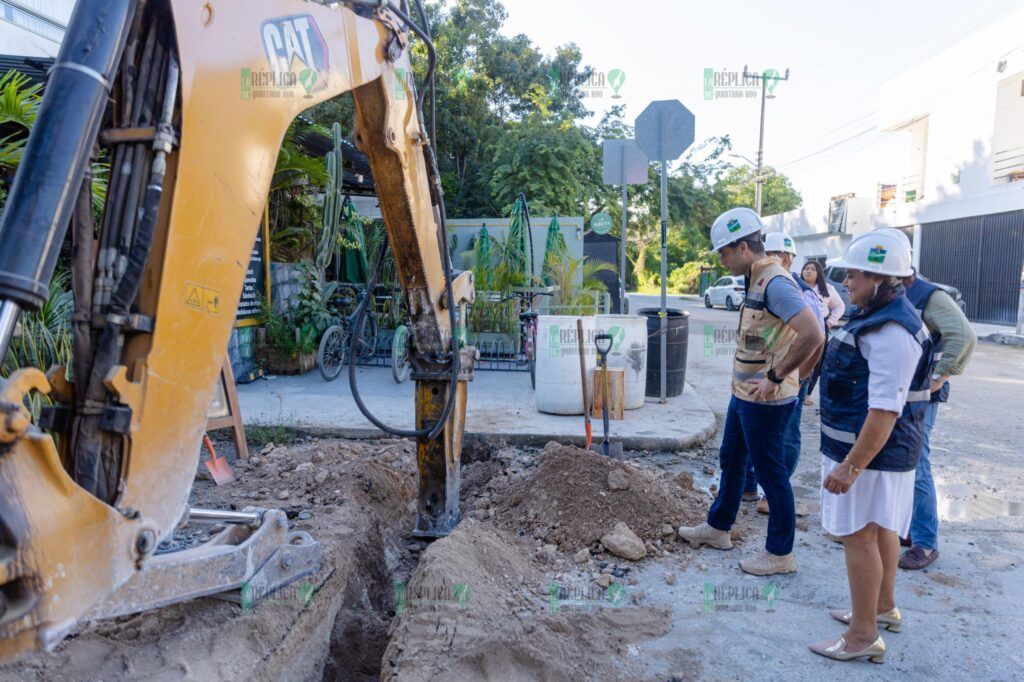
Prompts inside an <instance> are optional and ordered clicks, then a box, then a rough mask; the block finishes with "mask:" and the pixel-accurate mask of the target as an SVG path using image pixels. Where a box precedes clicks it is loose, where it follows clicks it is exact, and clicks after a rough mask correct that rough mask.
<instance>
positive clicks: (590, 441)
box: [576, 319, 594, 450]
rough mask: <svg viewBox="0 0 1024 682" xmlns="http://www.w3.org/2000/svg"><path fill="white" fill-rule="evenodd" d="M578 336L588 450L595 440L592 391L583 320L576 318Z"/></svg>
mask: <svg viewBox="0 0 1024 682" xmlns="http://www.w3.org/2000/svg"><path fill="white" fill-rule="evenodd" d="M576 338H577V339H578V340H579V344H580V379H581V380H582V381H583V424H584V427H585V428H586V430H587V450H589V449H590V446H591V445H592V444H593V442H594V436H593V433H592V431H591V426H590V401H589V400H588V399H587V398H588V396H589V395H590V392H589V391H587V360H586V357H587V356H586V350H585V349H584V347H583V320H581V319H577V320H576Z"/></svg>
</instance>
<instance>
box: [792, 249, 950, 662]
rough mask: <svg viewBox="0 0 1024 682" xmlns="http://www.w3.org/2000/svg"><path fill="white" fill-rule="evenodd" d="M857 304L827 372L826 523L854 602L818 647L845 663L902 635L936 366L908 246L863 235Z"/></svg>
mask: <svg viewBox="0 0 1024 682" xmlns="http://www.w3.org/2000/svg"><path fill="white" fill-rule="evenodd" d="M838 265H839V266H840V267H845V268H847V270H848V274H847V276H846V286H847V287H848V288H849V289H850V300H851V302H852V303H854V304H855V305H856V306H857V307H858V311H857V313H856V314H855V315H853V316H852V317H851V318H850V320H849V322H848V323H847V324H846V326H845V327H843V328H842V329H840V330H837V331H836V333H835V334H833V336H832V339H831V340H830V341H829V343H828V346H827V348H826V350H825V360H824V363H823V367H822V374H821V452H822V455H823V456H822V493H821V523H822V526H823V527H824V528H825V530H826V531H828V532H829V533H831V534H832V535H836V536H840V537H841V538H842V540H843V548H844V550H845V553H846V572H847V578H848V580H849V584H850V597H851V601H852V608H850V609H843V610H839V611H831V612H830V615H831V616H832V617H833V618H835V619H836V620H839V621H841V622H843V623H846V624H847V625H848V626H849V627H848V628H847V630H846V631H845V632H844V633H843V634H842V635H840V636H839V637H838V638H834V639H830V640H826V641H824V642H820V643H817V644H814V645H811V647H810V648H811V650H812V651H813V652H814V653H816V654H820V655H822V656H826V657H828V658H833V659H836V660H841V661H848V660H853V659H856V658H868V659H870V660H871V661H873V662H875V663H881V662H883V660H884V658H885V651H886V647H885V642H884V641H883V640H882V638H881V637H880V636H879V634H878V626H879V625H883V626H885V627H886V628H887V629H889V630H891V631H893V632H896V631H899V629H900V628H901V627H902V625H903V617H902V615H901V614H900V612H899V609H897V608H896V596H895V583H896V567H897V562H898V560H899V537H900V536H901V535H905V534H906V532H907V531H908V530H909V528H910V518H911V514H912V511H913V502H914V476H915V473H914V471H915V468H916V467H917V460H918V458H919V457H920V454H921V446H922V444H923V442H924V414H925V412H926V410H927V407H928V401H929V400H930V397H931V395H930V392H929V390H928V385H929V380H930V375H931V371H930V370H931V367H932V365H933V364H934V360H933V353H932V349H931V347H930V344H931V340H930V337H929V335H928V332H927V330H926V329H925V328H924V327H923V324H922V322H921V320H920V317H919V316H918V315H917V312H916V310H915V309H914V307H913V305H911V303H910V301H908V300H907V297H906V296H905V295H904V289H903V285H902V283H901V281H900V279H899V278H900V277H902V276H904V275H905V273H906V272H910V271H911V267H910V251H909V250H908V249H906V248H905V247H904V246H903V245H902V244H901V243H900V242H899V241H898V240H896V239H895V238H893V237H891V236H889V235H875V234H872V235H865V236H864V237H861V238H858V239H856V240H854V241H853V243H852V244H850V247H849V248H848V249H847V252H846V255H845V256H843V258H842V260H841V261H840V262H839V263H838Z"/></svg>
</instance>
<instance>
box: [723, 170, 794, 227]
mask: <svg viewBox="0 0 1024 682" xmlns="http://www.w3.org/2000/svg"><path fill="white" fill-rule="evenodd" d="M764 176H765V180H764V185H763V187H762V190H761V203H762V208H761V214H762V215H766V216H769V215H775V214H776V213H785V212H786V211H792V210H793V209H795V208H799V207H800V204H801V203H802V201H803V198H802V197H801V196H800V193H799V192H797V191H796V190H795V189H794V188H793V185H792V184H791V183H790V181H789V178H787V177H786V176H785V175H782V174H780V173H778V172H777V171H776V170H775V169H774V168H771V167H768V168H765V169H764ZM756 178H757V172H756V169H755V168H754V167H753V166H749V165H745V166H736V167H733V168H730V169H729V172H728V173H726V175H725V177H724V178H722V180H721V181H720V182H719V183H718V186H717V187H718V189H719V190H720V192H721V195H722V196H721V201H722V202H723V203H724V204H726V205H729V206H730V207H733V206H747V207H749V208H754V196H755V185H756V183H755V180H756Z"/></svg>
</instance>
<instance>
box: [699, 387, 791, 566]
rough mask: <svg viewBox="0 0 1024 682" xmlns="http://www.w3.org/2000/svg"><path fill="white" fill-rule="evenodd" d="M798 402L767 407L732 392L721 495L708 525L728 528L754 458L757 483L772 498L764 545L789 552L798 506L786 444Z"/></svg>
mask: <svg viewBox="0 0 1024 682" xmlns="http://www.w3.org/2000/svg"><path fill="white" fill-rule="evenodd" d="M794 406H795V403H789V404H786V405H762V404H759V403H752V402H748V401H746V400H740V399H738V398H736V397H735V396H733V398H732V400H731V401H730V402H729V411H728V412H727V413H726V415H725V428H724V430H723V432H722V447H721V449H720V450H719V451H718V463H719V466H720V468H721V470H722V477H721V480H720V481H719V486H718V496H717V497H716V498H715V501H714V503H712V505H711V510H710V511H709V512H708V525H710V526H711V527H712V528H717V529H718V530H725V531H728V530H730V529H731V528H732V524H733V523H734V522H735V521H736V514H737V513H739V510H740V502H741V501H742V499H743V482H744V479H745V478H746V466H747V458H748V457H749V458H750V459H751V460H753V462H754V469H755V471H756V472H757V481H758V482H759V483H760V484H761V487H762V488H763V489H764V496H765V497H766V498H767V499H768V506H769V510H770V513H769V514H768V539H767V540H766V541H765V549H767V550H768V551H769V552H770V553H771V554H777V555H780V556H781V555H785V554H789V553H790V552H792V551H793V538H794V536H795V535H796V507H795V504H794V501H793V489H792V488H791V487H790V485H789V476H790V470H789V466H788V465H787V462H786V461H785V455H784V454H783V453H784V447H783V442H784V439H785V433H786V427H787V425H788V424H789V420H790V418H791V417H792V416H793V410H794V409H795V408H794Z"/></svg>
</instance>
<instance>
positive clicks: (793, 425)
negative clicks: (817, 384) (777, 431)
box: [743, 380, 811, 493]
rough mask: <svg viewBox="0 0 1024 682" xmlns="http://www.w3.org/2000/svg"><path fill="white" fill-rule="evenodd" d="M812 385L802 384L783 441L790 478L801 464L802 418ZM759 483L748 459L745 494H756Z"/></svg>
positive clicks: (752, 463)
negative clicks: (805, 399) (805, 400)
mask: <svg viewBox="0 0 1024 682" xmlns="http://www.w3.org/2000/svg"><path fill="white" fill-rule="evenodd" d="M810 385H811V382H810V381H809V380H808V381H804V382H803V383H801V384H800V394H799V395H798V396H797V399H796V404H795V406H794V408H793V415H792V416H791V417H790V418H789V423H788V424H786V435H785V436H783V439H782V447H783V453H784V458H785V459H784V461H785V462H786V468H787V469H789V475H790V477H792V476H793V474H794V473H796V465H797V464H798V463H799V462H800V418H801V417H802V416H803V414H804V398H806V397H807V392H808V390H809V389H810ZM757 482H758V481H757V476H756V475H755V474H754V462H753V460H752V459H751V458H749V457H748V458H747V477H746V480H745V481H744V483H743V492H745V493H756V492H757ZM762 487H763V486H762Z"/></svg>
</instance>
